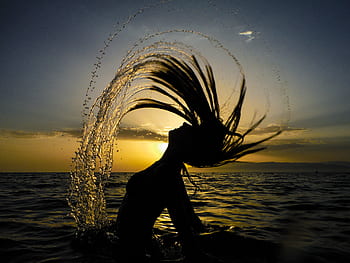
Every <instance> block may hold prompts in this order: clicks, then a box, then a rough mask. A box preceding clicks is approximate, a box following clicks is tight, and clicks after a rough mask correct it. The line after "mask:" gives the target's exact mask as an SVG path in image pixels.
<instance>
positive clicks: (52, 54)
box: [0, 0, 350, 145]
mask: <svg viewBox="0 0 350 263" xmlns="http://www.w3.org/2000/svg"><path fill="white" fill-rule="evenodd" d="M155 2H156V1H112V0H110V1H104V0H102V1H96V0H95V1H92V0H90V1H83V0H76V1H67V0H61V1H58V0H57V1H44V0H42V1H38V0H33V1H18V0H8V1H6V0H5V1H4V0H3V1H1V4H0V30H1V41H0V52H1V54H0V57H1V63H0V71H1V82H0V94H1V97H0V112H1V115H0V129H7V130H37V131H41V130H43V131H44V130H52V129H56V130H58V129H65V128H77V127H79V126H80V124H81V109H82V102H83V99H84V94H85V92H86V88H87V87H88V83H89V80H90V76H91V73H90V72H91V70H92V68H93V66H92V65H93V64H94V63H95V62H96V58H95V57H96V55H97V54H98V50H99V49H100V48H101V47H103V41H104V40H105V39H106V38H107V37H108V34H109V33H110V32H112V31H113V30H114V28H113V25H115V24H116V23H117V22H118V21H119V22H122V21H125V19H126V18H127V17H128V16H129V15H131V14H133V13H135V12H136V11H137V10H138V9H139V8H142V7H143V6H145V5H148V4H150V3H155ZM349 8H350V3H349V2H348V1H310V0H307V1H295V0H288V1H259V0H250V1H249V0H246V1H243V0H242V1H228V0H227V1H171V2H170V3H167V4H165V5H163V6H162V7H156V8H150V9H147V10H145V12H144V13H143V14H141V15H139V16H137V17H136V18H135V20H134V21H135V22H132V23H130V24H129V25H128V26H127V27H126V29H125V31H123V32H122V35H121V38H119V39H117V40H116V41H115V46H114V49H115V50H114V51H113V52H120V56H123V55H122V54H125V52H126V50H127V47H130V43H133V42H134V41H136V40H137V39H138V38H140V37H142V36H143V35H144V34H145V32H146V33H147V32H149V31H153V32H154V31H157V30H158V29H159V30H162V29H163V28H172V27H177V28H181V27H187V28H189V29H191V28H194V29H195V30H200V31H201V32H203V33H208V34H209V35H214V36H215V37H216V38H217V39H219V40H220V41H222V42H224V43H229V44H230V43H231V42H229V41H228V40H227V39H228V35H227V34H226V33H227V32H232V34H234V33H235V32H236V31H237V32H239V31H241V32H244V31H246V30H252V31H253V32H254V34H255V36H256V39H253V40H252V41H251V43H247V46H248V47H247V49H246V51H245V52H246V54H244V53H242V54H240V53H239V51H240V50H239V49H238V54H237V56H238V57H239V58H241V59H242V61H243V62H244V61H251V58H250V57H249V50H254V52H255V53H254V56H253V60H254V59H255V60H259V56H260V54H261V56H262V57H264V58H268V59H270V61H273V62H271V63H270V64H269V66H271V65H272V64H273V67H274V68H275V69H277V71H278V73H279V74H280V76H281V77H282V82H283V83H285V89H286V93H287V96H288V98H289V104H290V105H289V106H290V108H291V120H290V126H291V127H294V128H300V129H305V130H307V131H308V132H307V135H306V137H307V138H322V139H323V140H327V139H329V138H332V139H333V140H335V139H337V140H338V141H337V142H339V143H340V144H342V145H345V144H346V143H349V137H348V134H349V131H350V129H349V128H350V122H349V116H350V103H349V101H348V100H349V98H350V91H349V90H350V89H349V83H350V50H349V46H350V34H349V27H350V16H349V15H348V13H349V11H348V10H349ZM173 10H177V11H173ZM211 11H213V14H207V13H208V12H211ZM176 12H177V13H176ZM174 13H176V14H181V15H180V16H179V17H176V16H174V15H173V14H174ZM221 13H222V16H221V15H220V14H221ZM230 14H232V15H230ZM177 18H178V19H177ZM208 18H214V19H213V20H211V19H208ZM220 25H221V26H220ZM230 30H231V31H230ZM225 34H226V35H225ZM236 37H237V36H236ZM238 38H241V39H243V38H244V36H238ZM232 39H233V38H232ZM259 41H260V42H259ZM261 43H265V44H264V45H260V44H261ZM249 45H250V46H249ZM254 45H255V46H254ZM228 48H229V49H231V50H232V51H233V53H235V52H237V49H235V47H231V46H228ZM113 54H114V53H113ZM235 54H236V53H235ZM247 54H248V55H247ZM107 57H108V54H107ZM119 58H120V57H119ZM109 59H110V61H108V62H106V63H107V65H108V63H111V64H114V66H115V67H116V66H118V64H119V61H118V60H117V56H116V57H115V58H114V57H112V56H110V57H109ZM249 63H251V62H247V63H246V64H244V65H243V66H249V65H250V64H249ZM248 72H249V70H248ZM247 77H248V78H249V75H248V76H247ZM340 140H343V141H340Z"/></svg>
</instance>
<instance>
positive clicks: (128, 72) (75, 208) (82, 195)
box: [68, 30, 243, 231]
mask: <svg viewBox="0 0 350 263" xmlns="http://www.w3.org/2000/svg"><path fill="white" fill-rule="evenodd" d="M174 32H175V33H176V32H182V33H189V34H194V35H198V36H201V37H202V38H205V39H207V40H208V41H209V42H210V43H211V44H212V45H213V46H214V47H215V48H220V49H222V50H224V51H225V52H226V53H227V55H228V56H229V57H230V58H232V60H233V63H235V64H236V65H237V67H238V68H239V72H240V73H241V75H242V76H243V70H242V67H241V65H240V64H239V62H238V60H237V59H236V57H235V56H234V55H233V54H231V53H230V52H229V51H228V50H227V49H226V48H224V46H223V45H222V44H221V43H220V42H219V41H218V40H216V39H215V38H213V37H209V36H207V35H205V34H203V33H200V32H195V31H188V30H171V31H166V32H158V33H155V34H152V35H148V36H145V37H144V38H143V39H140V40H139V41H138V42H137V43H135V45H134V46H133V47H132V48H131V49H130V50H129V51H128V53H127V55H126V56H125V57H124V58H123V59H122V61H121V65H120V66H119V68H118V70H117V72H116V74H115V76H114V78H113V79H112V81H111V82H110V83H109V84H108V86H107V87H106V88H105V89H104V90H103V92H102V94H101V95H100V96H99V97H98V98H97V99H96V101H95V103H94V104H93V105H92V106H91V107H90V109H89V113H88V116H87V118H86V120H85V123H84V131H83V136H82V140H81V143H80V147H79V149H78V151H77V152H76V154H75V158H74V159H73V169H72V171H71V186H70V191H69V198H68V201H69V205H70V207H71V209H72V215H73V217H74V218H75V221H76V223H77V226H78V229H79V230H82V231H84V230H87V229H96V228H97V229H100V228H103V227H104V226H106V225H107V224H108V216H107V213H106V200H105V196H104V188H105V184H106V183H107V181H108V178H109V176H110V174H111V170H112V164H113V146H114V145H115V141H116V139H117V136H118V130H119V125H120V123H121V120H122V119H123V117H124V115H125V114H126V113H127V112H128V111H129V109H130V108H132V107H133V106H134V104H135V100H136V98H139V97H142V96H143V97H145V96H150V94H149V93H148V94H146V95H145V92H147V91H148V90H149V89H150V88H151V87H152V83H150V80H149V79H147V76H149V73H150V72H151V71H152V70H154V69H153V68H152V63H149V62H152V60H157V59H158V58H159V57H164V56H171V57H176V58H178V59H180V60H183V61H191V58H192V56H193V55H195V56H196V57H197V58H199V60H200V61H202V62H203V63H205V61H206V60H205V58H204V57H203V56H202V55H201V54H200V53H199V52H198V51H196V50H195V49H194V48H193V47H191V46H189V45H186V44H183V43H180V42H166V41H156V42H154V43H152V44H149V45H142V44H143V43H145V42H149V40H150V39H153V38H156V37H158V36H160V35H166V34H169V33H174ZM145 62H147V63H145ZM145 65H147V66H145Z"/></svg>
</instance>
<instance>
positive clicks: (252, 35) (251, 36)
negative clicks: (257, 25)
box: [238, 30, 257, 42]
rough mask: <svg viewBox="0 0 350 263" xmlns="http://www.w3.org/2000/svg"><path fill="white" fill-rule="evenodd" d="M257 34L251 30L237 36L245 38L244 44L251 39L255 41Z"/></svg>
mask: <svg viewBox="0 0 350 263" xmlns="http://www.w3.org/2000/svg"><path fill="white" fill-rule="evenodd" d="M256 34H257V32H254V31H251V30H247V31H244V32H239V33H238V35H240V36H244V37H247V39H246V42H250V41H252V40H253V39H255V37H256Z"/></svg>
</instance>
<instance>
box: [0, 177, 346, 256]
mask: <svg viewBox="0 0 350 263" xmlns="http://www.w3.org/2000/svg"><path fill="white" fill-rule="evenodd" d="M130 176H131V174H130V173H112V175H111V177H110V180H109V183H108V184H107V185H106V203H107V212H108V214H109V217H110V220H114V219H115V217H116V215H117V211H118V208H119V205H120V203H121V201H122V198H123V195H124V193H125V184H126V182H127V180H128V178H129V177H130ZM195 176H198V177H196V180H197V181H198V182H199V184H200V187H201V191H199V192H197V193H196V194H195V195H192V193H193V191H192V189H191V187H190V185H187V186H188V191H189V194H190V196H191V199H192V203H193V205H194V208H195V210H196V212H197V213H198V215H199V216H200V218H201V219H202V220H203V221H204V222H205V223H206V224H207V225H208V229H209V228H210V229H212V230H213V229H214V230H215V231H216V232H220V231H221V232H225V233H232V234H233V235H234V237H235V238H238V239H235V240H238V242H231V241H232V240H227V239H226V241H225V243H222V244H217V245H220V246H221V248H222V249H223V248H225V250H227V251H226V254H227V255H232V261H231V260H230V257H229V256H227V255H226V256H227V258H228V259H227V262H349V260H350V174H349V173H321V172H319V173H302V172H298V173H286V172H284V173H278V172H274V173H256V172H255V173H247V172H246V173H201V174H195ZM69 184H70V176H69V174H68V173H2V174H0V200H1V206H0V209H1V213H0V228H1V229H0V230H1V231H0V255H1V256H0V258H1V262H115V259H114V256H113V255H115V253H114V252H113V251H112V250H115V249H116V248H114V247H113V245H110V246H104V245H102V244H101V247H100V248H99V249H96V250H91V249H89V248H88V247H87V248H86V249H84V245H80V246H79V247H77V246H76V245H74V240H75V237H76V236H75V233H76V225H75V221H74V219H73V218H72V217H71V215H70V212H71V211H70V207H69V206H68V204H67V201H66V198H67V189H68V187H69ZM155 228H156V229H155V233H156V234H157V237H158V239H160V240H161V239H162V238H163V239H165V238H166V237H167V236H169V235H171V234H172V233H174V232H175V229H174V228H173V226H172V223H171V221H170V219H169V216H168V215H167V213H166V212H164V213H163V214H162V215H161V216H160V218H159V219H158V220H157V223H156V226H155ZM218 229H224V230H219V231H218ZM219 240H220V239H219ZM247 241H249V242H247ZM221 242H223V241H221ZM256 244H258V245H259V246H260V250H259V251H260V252H259V253H261V255H260V256H259V255H257V256H254V257H252V255H254V254H255V255H256V254H257V253H258V247H257V246H256ZM225 245H226V246H225ZM273 246H278V248H279V249H278V253H277V256H276V257H273V259H271V261H269V260H268V257H266V254H269V253H275V252H274V251H275V250H272V249H271V247H273ZM242 254H244V255H242ZM235 255H240V258H239V259H237V258H235ZM172 256H173V257H177V256H178V255H168V258H170V259H171V257H172Z"/></svg>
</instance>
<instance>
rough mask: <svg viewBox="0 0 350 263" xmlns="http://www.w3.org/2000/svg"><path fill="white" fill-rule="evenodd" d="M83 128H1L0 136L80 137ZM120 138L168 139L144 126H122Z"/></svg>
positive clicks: (24, 137)
mask: <svg viewBox="0 0 350 263" xmlns="http://www.w3.org/2000/svg"><path fill="white" fill-rule="evenodd" d="M82 133H83V131H82V129H62V130H54V131H24V130H7V129H0V138H18V139H19V138H22V139H32V138H41V137H59V136H69V137H74V138H79V137H81V136H82ZM118 138H120V139H130V140H150V141H166V140H167V136H165V135H163V134H160V133H157V132H155V131H151V130H148V129H143V128H125V127H124V128H120V130H119V134H118Z"/></svg>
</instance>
